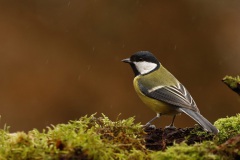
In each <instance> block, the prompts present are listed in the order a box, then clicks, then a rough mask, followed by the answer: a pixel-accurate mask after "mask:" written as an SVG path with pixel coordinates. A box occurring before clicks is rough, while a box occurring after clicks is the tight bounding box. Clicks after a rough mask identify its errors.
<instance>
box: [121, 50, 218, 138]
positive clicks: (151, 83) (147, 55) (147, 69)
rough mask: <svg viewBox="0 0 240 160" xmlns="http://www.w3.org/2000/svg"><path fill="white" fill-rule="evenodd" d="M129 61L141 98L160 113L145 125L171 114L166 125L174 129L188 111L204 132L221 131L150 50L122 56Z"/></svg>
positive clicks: (134, 83)
mask: <svg viewBox="0 0 240 160" xmlns="http://www.w3.org/2000/svg"><path fill="white" fill-rule="evenodd" d="M122 62H125V63H128V64H130V66H131V68H132V70H133V72H134V74H135V77H134V79H133V86H134V89H135V91H136V93H137V95H138V96H139V97H140V99H141V100H142V101H143V103H145V105H147V106H148V107H149V108H150V109H152V110H153V111H155V112H156V113H157V115H156V116H155V117H154V118H153V119H151V120H150V121H149V122H148V123H147V124H146V125H145V126H146V127H147V126H150V125H151V123H152V122H153V121H154V120H156V119H157V118H160V116H163V115H169V116H172V117H173V119H172V122H171V124H170V125H169V126H166V127H167V128H175V126H174V120H175V118H176V115H178V114H181V113H185V114H186V115H188V116H189V117H191V118H192V119H193V120H195V121H196V122H197V123H198V124H199V125H200V126H202V128H203V129H204V130H205V131H208V132H211V133H213V134H217V133H218V132H219V130H218V129H217V128H216V127H215V126H213V125H212V124H211V122H209V121H208V120H207V119H206V118H204V117H203V116H202V115H201V114H200V111H199V109H198V107H197V105H196V103H195V101H194V100H193V98H192V96H191V95H190V93H189V92H188V90H187V89H186V88H185V87H184V86H183V85H182V84H181V83H180V82H179V81H178V80H177V79H176V78H175V77H174V76H173V75H172V74H171V73H170V72H169V71H168V70H167V69H166V68H164V67H163V65H162V64H161V63H160V62H159V61H158V59H157V58H156V57H155V56H154V55H153V54H152V53H151V52H149V51H138V52H136V53H134V54H133V55H131V56H130V58H126V59H123V60H122Z"/></svg>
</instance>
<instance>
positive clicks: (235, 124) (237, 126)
mask: <svg viewBox="0 0 240 160" xmlns="http://www.w3.org/2000/svg"><path fill="white" fill-rule="evenodd" d="M214 125H215V126H216V127H217V128H218V129H219V133H218V135H217V136H216V140H215V141H216V142H217V143H218V144H221V143H223V142H225V141H226V140H228V139H229V138H232V137H234V136H236V135H237V134H240V114H237V115H236V116H232V117H227V118H220V119H218V120H217V121H216V122H215V123H214Z"/></svg>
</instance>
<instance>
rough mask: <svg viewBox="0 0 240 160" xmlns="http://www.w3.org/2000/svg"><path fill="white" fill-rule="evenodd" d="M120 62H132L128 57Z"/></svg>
mask: <svg viewBox="0 0 240 160" xmlns="http://www.w3.org/2000/svg"><path fill="white" fill-rule="evenodd" d="M122 62H125V63H132V61H131V60H130V58H126V59H123V60H122Z"/></svg>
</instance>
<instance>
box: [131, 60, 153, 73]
mask: <svg viewBox="0 0 240 160" xmlns="http://www.w3.org/2000/svg"><path fill="white" fill-rule="evenodd" d="M134 64H135V66H136V68H137V70H138V72H139V73H140V74H146V73H149V72H151V71H152V70H154V69H155V68H156V67H157V64H155V63H151V62H146V61H141V62H134Z"/></svg>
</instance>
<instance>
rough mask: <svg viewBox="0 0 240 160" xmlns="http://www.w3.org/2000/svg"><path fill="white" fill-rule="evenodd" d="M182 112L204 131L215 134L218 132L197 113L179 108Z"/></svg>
mask: <svg viewBox="0 0 240 160" xmlns="http://www.w3.org/2000/svg"><path fill="white" fill-rule="evenodd" d="M180 110H181V111H182V112H184V113H185V114H187V115H188V116H190V117H191V118H192V119H194V120H195V121H196V122H197V123H198V124H200V125H201V126H202V127H203V128H204V130H207V131H209V132H212V133H214V134H217V133H218V132H219V130H218V129H217V128H216V127H215V126H213V125H212V123H210V122H209V121H208V120H207V119H206V118H204V117H203V116H202V115H201V114H200V113H199V112H194V111H192V110H190V109H187V108H180Z"/></svg>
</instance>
